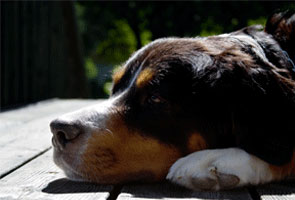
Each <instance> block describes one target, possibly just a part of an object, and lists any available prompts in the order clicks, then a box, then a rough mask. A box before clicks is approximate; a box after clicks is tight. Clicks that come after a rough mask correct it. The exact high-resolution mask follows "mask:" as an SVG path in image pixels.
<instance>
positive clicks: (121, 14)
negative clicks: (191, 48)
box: [75, 1, 295, 97]
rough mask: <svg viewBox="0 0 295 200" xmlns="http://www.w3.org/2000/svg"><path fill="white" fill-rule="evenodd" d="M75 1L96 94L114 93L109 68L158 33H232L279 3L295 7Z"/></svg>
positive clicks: (261, 21) (257, 21)
mask: <svg viewBox="0 0 295 200" xmlns="http://www.w3.org/2000/svg"><path fill="white" fill-rule="evenodd" d="M75 4H76V5H75V8H76V13H77V19H78V28H79V31H80V33H81V35H82V39H83V45H84V53H85V58H87V59H86V60H85V61H86V63H85V68H86V73H87V78H88V80H89V82H91V84H92V85H91V88H92V93H93V95H92V96H95V97H106V95H107V94H109V93H110V88H111V78H110V73H108V71H109V72H110V71H112V70H113V68H116V66H117V65H118V64H120V63H123V62H124V61H126V60H127V59H128V57H129V56H130V55H131V54H132V53H133V52H134V51H136V50H137V49H139V48H141V47H142V46H144V45H146V44H148V43H149V42H150V41H152V40H154V39H157V38H161V37H169V36H176V37H184V36H185V37H195V36H197V35H200V36H209V35H215V34H221V33H229V32H231V31H235V30H238V29H240V28H243V27H245V26H249V25H253V24H261V25H265V22H266V19H267V17H268V16H269V15H270V14H271V13H273V12H274V11H275V10H277V9H279V8H281V9H283V10H286V9H292V8H293V9H294V8H295V3H294V2H285V1H280V2H275V1H270V2H263V1H262V2H259V1H251V2H250V1H239V2H235V1H184V2H183V1H182V2H180V1H172V2H150V1H145V2H141V1H116V2H114V1H97V2H93V1H90V2H87V1H78V2H76V3H75ZM108 68H109V70H108ZM106 73H107V74H108V75H106ZM106 76H107V77H106ZM97 93H99V94H98V95H97Z"/></svg>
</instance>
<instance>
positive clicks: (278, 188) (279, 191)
mask: <svg viewBox="0 0 295 200" xmlns="http://www.w3.org/2000/svg"><path fill="white" fill-rule="evenodd" d="M256 191H257V192H258V194H259V196H260V198H261V199H262V200H294V199H295V180H293V181H292V180H290V181H285V182H282V183H273V184H268V185H264V186H259V187H257V188H256Z"/></svg>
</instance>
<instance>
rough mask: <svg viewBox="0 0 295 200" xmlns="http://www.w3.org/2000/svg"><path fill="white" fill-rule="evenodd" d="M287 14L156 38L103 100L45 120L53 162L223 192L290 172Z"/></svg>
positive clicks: (115, 179)
mask: <svg viewBox="0 0 295 200" xmlns="http://www.w3.org/2000/svg"><path fill="white" fill-rule="evenodd" d="M294 59H295V14H294V13H293V12H291V11H286V12H280V13H275V14H273V15H272V16H270V17H269V18H268V20H267V23H266V26H265V28H264V29H263V27H261V26H250V27H246V28H243V29H241V30H238V31H236V32H232V33H229V34H222V35H216V36H209V37H196V38H163V39H157V40H155V41H153V42H151V43H150V44H148V45H146V46H144V47H143V48H141V49H140V50H138V51H137V52H135V53H134V54H133V55H132V56H131V57H130V58H129V59H128V60H127V62H126V63H125V64H124V65H123V66H122V67H121V68H120V70H119V71H117V72H116V73H115V74H114V75H113V87H112V93H111V95H110V98H109V99H107V100H105V101H104V102H102V103H99V104H98V105H95V106H91V107H87V108H83V109H81V110H78V111H76V112H73V113H69V114H66V115H63V116H61V117H59V118H57V119H55V120H53V121H52V122H51V123H50V128H51V131H52V133H53V138H52V143H53V147H54V162H55V163H56V164H57V165H58V166H59V167H60V168H61V169H62V170H63V171H64V172H65V174H66V175H67V176H68V177H69V178H71V179H74V180H84V181H90V182H95V183H100V184H121V183H127V182H134V181H135V182H155V181H161V180H164V179H165V178H166V179H168V180H170V181H171V182H173V183H176V184H179V185H181V186H184V187H187V188H190V189H193V190H223V189H229V188H235V187H241V186H246V185H258V184H263V183H269V182H272V181H280V180H284V179H287V178H290V177H292V176H294V175H295V151H294V146H295V140H294V139H295V92H294V91H295V81H294V78H295V66H294V61H295V60H294Z"/></svg>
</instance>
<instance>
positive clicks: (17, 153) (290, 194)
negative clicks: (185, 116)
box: [0, 99, 295, 200]
mask: <svg viewBox="0 0 295 200" xmlns="http://www.w3.org/2000/svg"><path fill="white" fill-rule="evenodd" d="M97 102H98V101H94V100H58V99H54V100H48V101H43V102H40V103H37V104H34V105H30V106H27V107H24V108H21V109H16V110H12V111H7V112H3V113H0V200H4V199H5V200H12V199H27V200H35V199H36V200H37V199H38V200H43V199H61V200H66V199H107V200H115V199H119V200H125V199H132V200H143V199H148V200H152V199H245V200H250V199H254V200H257V199H265V200H271V199H295V182H285V183H280V184H271V185H265V186H261V187H257V188H254V187H248V188H241V189H237V190H231V191H223V192H192V191H189V190H186V189H183V188H180V187H177V186H174V185H171V184H169V183H158V184H142V185H138V184H137V185H136V184H133V185H121V186H120V185H117V186H113V185H97V184H91V183H81V182H73V181H70V180H68V179H66V178H65V176H64V174H63V173H62V171H61V170H60V169H59V168H57V167H56V166H55V165H54V163H53V161H52V148H51V133H50V131H49V122H50V121H51V120H52V119H54V118H55V117H57V116H59V115H60V114H63V113H66V112H69V111H73V110H76V109H78V108H81V107H83V106H86V105H90V104H94V103H97Z"/></svg>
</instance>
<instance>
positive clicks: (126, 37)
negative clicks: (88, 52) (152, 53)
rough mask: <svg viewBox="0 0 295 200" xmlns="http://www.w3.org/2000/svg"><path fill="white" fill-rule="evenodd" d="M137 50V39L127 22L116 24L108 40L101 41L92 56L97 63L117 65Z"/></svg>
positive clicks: (116, 22) (121, 21)
mask: <svg viewBox="0 0 295 200" xmlns="http://www.w3.org/2000/svg"><path fill="white" fill-rule="evenodd" d="M135 50H136V39H135V36H134V33H133V31H132V29H131V28H130V26H129V24H128V23H127V22H126V20H117V21H115V22H114V28H113V29H110V30H108V34H107V38H106V39H105V40H104V41H101V42H100V43H99V44H98V45H97V48H96V52H95V54H94V55H92V57H93V59H94V60H95V62H98V63H105V64H111V65H116V64H118V63H121V62H123V61H125V60H126V59H127V58H128V57H129V56H130V54H131V53H132V52H134V51H135Z"/></svg>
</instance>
